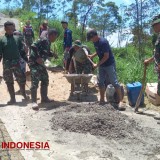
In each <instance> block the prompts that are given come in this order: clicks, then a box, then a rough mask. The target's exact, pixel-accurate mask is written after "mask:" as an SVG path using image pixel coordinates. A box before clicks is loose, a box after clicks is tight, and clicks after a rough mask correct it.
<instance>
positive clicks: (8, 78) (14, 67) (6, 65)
mask: <svg viewBox="0 0 160 160" xmlns="http://www.w3.org/2000/svg"><path fill="white" fill-rule="evenodd" d="M13 75H14V76H15V78H16V80H17V82H18V83H19V84H25V83H26V76H25V74H24V72H23V71H22V70H21V66H20V63H19V60H3V78H4V80H5V82H6V83H11V84H14V78H13Z"/></svg>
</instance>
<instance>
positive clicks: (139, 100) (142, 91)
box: [135, 65, 147, 112]
mask: <svg viewBox="0 0 160 160" xmlns="http://www.w3.org/2000/svg"><path fill="white" fill-rule="evenodd" d="M146 70H147V66H146V65H144V72H143V79H142V88H141V91H140V93H139V96H138V99H137V101H136V105H135V112H138V108H139V105H140V102H141V98H142V95H143V93H144V89H145V81H146Z"/></svg>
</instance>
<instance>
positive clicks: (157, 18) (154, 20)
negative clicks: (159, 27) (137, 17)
mask: <svg viewBox="0 0 160 160" xmlns="http://www.w3.org/2000/svg"><path fill="white" fill-rule="evenodd" d="M157 23H160V14H159V15H157V16H155V17H153V20H152V26H154V25H155V24H157Z"/></svg>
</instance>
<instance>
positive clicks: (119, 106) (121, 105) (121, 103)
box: [118, 102, 126, 111]
mask: <svg viewBox="0 0 160 160" xmlns="http://www.w3.org/2000/svg"><path fill="white" fill-rule="evenodd" d="M118 110H119V111H125V110H126V104H125V103H123V102H120V103H119V105H118Z"/></svg>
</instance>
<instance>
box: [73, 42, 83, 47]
mask: <svg viewBox="0 0 160 160" xmlns="http://www.w3.org/2000/svg"><path fill="white" fill-rule="evenodd" d="M73 46H78V47H81V46H82V43H81V41H80V40H76V41H75V42H74V44H73Z"/></svg>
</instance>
